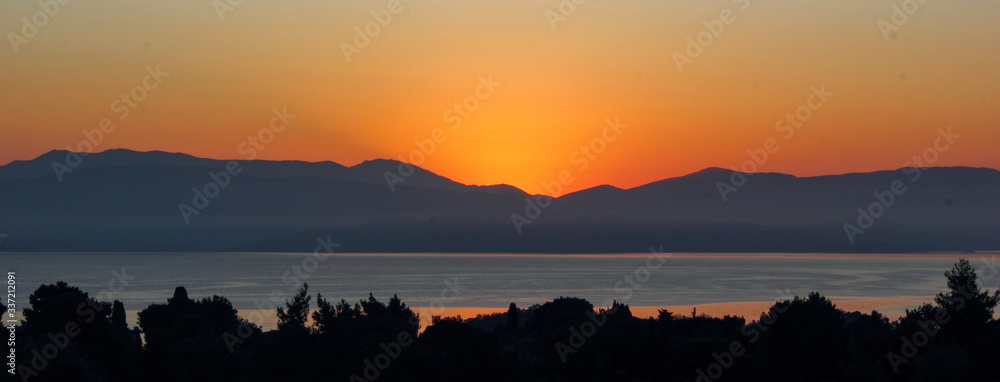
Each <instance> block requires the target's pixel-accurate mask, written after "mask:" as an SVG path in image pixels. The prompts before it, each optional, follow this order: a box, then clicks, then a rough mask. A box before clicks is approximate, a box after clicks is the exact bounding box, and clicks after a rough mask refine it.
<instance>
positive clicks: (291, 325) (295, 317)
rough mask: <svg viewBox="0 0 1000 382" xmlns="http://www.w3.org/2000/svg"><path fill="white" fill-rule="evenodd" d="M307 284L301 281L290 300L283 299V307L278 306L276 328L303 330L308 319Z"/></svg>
mask: <svg viewBox="0 0 1000 382" xmlns="http://www.w3.org/2000/svg"><path fill="white" fill-rule="evenodd" d="M308 291H309V284H307V283H302V286H301V287H299V290H298V291H297V292H296V293H295V296H292V300H291V301H288V300H285V308H281V307H278V309H277V314H278V330H282V331H298V332H305V331H307V330H308V329H307V328H306V325H307V324H308V321H309V300H311V299H312V296H309V295H308V294H307V293H308Z"/></svg>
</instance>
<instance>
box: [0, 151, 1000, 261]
mask: <svg viewBox="0 0 1000 382" xmlns="http://www.w3.org/2000/svg"><path fill="white" fill-rule="evenodd" d="M76 155H78V154H76V153H71V152H67V151H58V150H56V151H51V152H48V153H46V154H43V155H41V156H39V157H37V158H35V159H32V160H27V161H14V162H11V163H9V164H7V165H4V166H0V233H2V234H5V235H6V237H4V236H0V238H3V240H2V241H0V251H178V252H182V251H183V252H197V251H282V252H309V251H312V250H313V249H314V248H315V247H316V241H317V238H329V240H331V241H333V242H336V243H339V244H340V247H339V248H338V249H337V250H338V251H340V252H469V253H633V252H644V251H647V250H648V249H649V248H655V249H657V250H662V251H667V252H927V251H975V250H997V249H1000V197H998V196H1000V171H997V170H994V169H987V168H969V167H934V168H923V169H918V168H902V169H897V170H892V171H878V172H871V173H855V174H843V175H830V176H818V177H796V176H792V175H785V174H778V173H756V174H744V173H739V172H734V171H730V170H725V169H719V168H709V169H705V170H702V171H699V172H696V173H693V174H689V175H686V176H682V177H677V178H671V179H665V180H661V181H657V182H653V183H649V184H646V185H642V186H639V187H635V188H630V189H621V188H617V187H613V186H598V187H594V188H589V189H585V190H582V191H578V192H574V193H570V194H566V195H563V196H560V197H557V198H550V197H547V196H544V195H529V194H527V193H525V192H524V191H522V190H520V189H518V188H516V187H513V186H509V185H492V186H475V185H466V184H462V183H459V182H455V181H453V180H450V179H448V178H446V177H443V176H440V175H437V174H434V173H432V172H430V171H427V170H424V169H421V168H419V167H417V166H413V167H412V173H410V172H406V174H408V176H400V169H401V168H405V169H406V171H409V170H410V169H411V168H410V167H409V165H407V164H402V163H400V162H397V161H393V160H382V159H379V160H372V161H366V162H363V163H360V164H358V165H355V166H351V167H347V166H343V165H340V164H337V163H334V162H300V161H265V160H254V161H243V160H238V161H227V160H215V159H205V158H197V157H193V156H190V155H186V154H178V153H165V152H158V151H153V152H137V151H130V150H124V149H115V150H108V151H104V152H100V153H93V154H89V155H85V156H82V155H81V156H80V157H79V158H76ZM68 158H74V159H79V160H78V161H74V160H70V161H69V162H68V161H67V159H68ZM67 163H73V164H74V165H75V166H69V165H68V164H67ZM54 164H55V165H54ZM60 166H62V167H60ZM227 166H228V169H227ZM401 166H402V167H401ZM54 168H55V169H54ZM387 174H390V175H388V176H389V178H390V179H396V180H399V179H403V182H395V183H393V184H392V186H390V182H387ZM393 176H396V177H397V178H393ZM199 195H200V196H199ZM185 207H186V208H185Z"/></svg>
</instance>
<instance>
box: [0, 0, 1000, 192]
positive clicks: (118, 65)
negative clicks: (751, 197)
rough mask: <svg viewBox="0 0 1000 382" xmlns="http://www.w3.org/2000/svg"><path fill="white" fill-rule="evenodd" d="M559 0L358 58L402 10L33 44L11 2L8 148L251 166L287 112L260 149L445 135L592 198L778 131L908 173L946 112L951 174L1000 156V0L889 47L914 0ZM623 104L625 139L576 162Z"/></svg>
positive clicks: (428, 22)
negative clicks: (784, 128)
mask: <svg viewBox="0 0 1000 382" xmlns="http://www.w3.org/2000/svg"><path fill="white" fill-rule="evenodd" d="M225 2H226V0H220V3H225ZM234 2H235V0H234ZM560 3H561V2H560V1H554V0H541V1H536V0H475V1H456V0H419V1H409V0H402V3H401V4H402V7H403V10H402V12H400V13H399V14H396V15H393V16H392V19H391V21H389V23H388V24H387V25H385V26H384V27H382V28H381V31H380V33H379V34H378V35H377V36H375V37H373V38H372V39H371V43H370V44H369V45H368V46H367V47H364V48H363V49H361V52H360V53H359V54H357V55H354V56H352V57H351V62H348V61H347V60H346V59H345V57H344V54H343V53H342V50H341V43H342V42H348V43H349V42H351V41H352V40H353V39H354V36H355V31H354V28H356V27H359V28H364V26H365V24H366V23H368V22H370V21H372V20H373V18H372V15H371V12H372V11H378V10H383V9H385V8H386V6H387V1H380V0H337V1H285V2H277V1H274V2H270V1H269V2H262V1H243V2H242V3H241V4H239V5H236V6H235V7H234V8H233V10H232V11H231V12H227V13H225V14H224V19H222V20H220V16H219V15H218V14H217V11H216V9H215V8H214V7H213V5H212V2H211V1H207V0H203V1H191V0H173V1H152V0H128V1H125V0H108V1H81V0H73V1H71V2H69V3H68V4H65V5H61V6H60V8H59V11H58V13H57V14H56V15H55V16H54V17H52V18H51V20H48V22H47V24H46V25H45V26H43V27H41V28H39V31H38V33H37V35H35V36H34V37H32V38H30V39H29V40H28V43H27V44H23V45H20V46H19V47H18V50H19V51H18V52H17V53H15V51H14V48H13V47H12V46H11V42H10V38H11V37H10V34H11V33H17V34H20V33H22V23H23V22H22V20H21V18H22V17H28V18H31V17H32V15H34V14H35V13H36V12H39V11H40V10H41V8H40V6H39V5H38V3H37V2H35V1H11V0H0V8H2V11H0V26H2V28H0V32H3V33H4V37H5V38H4V43H3V44H2V46H0V89H2V90H0V132H2V134H3V135H2V137H3V139H0V163H7V162H9V161H12V160H18V159H30V158H34V157H36V156H38V155H40V154H42V153H44V152H46V151H49V150H52V149H65V148H66V146H71V147H75V146H76V144H77V142H79V141H80V140H81V139H83V135H82V134H81V130H84V129H87V130H89V129H95V128H97V127H98V123H99V121H100V120H101V119H102V118H106V117H107V118H112V119H114V120H115V123H116V126H117V130H115V131H114V132H113V133H111V134H108V135H107V136H106V137H105V139H104V141H103V142H102V143H101V144H100V145H98V147H97V148H96V149H95V150H97V151H102V150H105V149H110V148H129V149H134V150H164V151H173V152H185V153H189V154H192V155H196V156H201V157H211V158H220V159H230V158H238V159H243V158H245V155H241V154H240V153H239V152H238V151H237V147H238V145H239V143H240V142H242V141H243V140H244V139H246V137H247V136H248V135H251V134H256V133H257V131H258V130H260V129H261V128H265V127H266V126H267V124H268V122H269V121H270V118H271V116H272V110H273V109H274V108H276V107H277V108H282V107H287V110H288V112H290V113H293V114H296V115H297V117H296V118H295V119H294V120H293V121H292V123H291V124H290V125H289V127H288V128H287V129H285V130H284V131H282V132H280V133H278V134H277V135H276V137H275V139H274V141H273V142H271V143H270V144H268V145H267V146H266V149H265V150H264V151H262V152H261V153H260V155H259V158H262V159H299V160H307V161H321V160H332V161H336V162H338V163H342V164H345V165H354V164H357V163H359V162H361V161H364V160H367V159H374V158H390V159H401V158H403V157H404V156H407V155H409V153H411V152H412V151H413V150H416V149H417V146H416V145H415V143H414V140H423V139H427V138H430V137H431V131H432V130H433V129H435V128H444V129H445V132H446V133H447V137H448V138H447V141H445V142H444V143H441V144H439V145H437V147H436V149H435V151H434V153H433V154H431V155H430V156H428V157H427V159H426V161H425V162H423V163H422V164H421V166H422V167H424V168H427V169H429V170H431V171H434V172H436V173H439V174H441V175H444V176H447V177H450V178H452V179H454V180H456V181H459V182H462V183H468V184H496V183H508V184H513V185H515V186H518V187H520V188H522V189H524V190H526V191H529V192H543V189H542V187H541V182H544V181H553V180H555V179H556V178H557V175H558V173H559V172H560V171H563V170H568V171H570V172H571V173H572V174H573V175H574V182H573V183H572V184H570V185H568V187H567V188H566V189H565V190H566V191H572V190H578V189H581V188H586V187H592V186H595V185H600V184H613V185H616V186H619V187H634V186H637V185H641V184H644V183H648V182H651V181H655V180H658V179H662V178H667V177H673V176H679V175H683V174H686V173H690V172H694V171H697V170H700V169H703V168H705V167H709V166H717V167H723V168H732V167H733V166H736V165H739V164H740V163H742V162H743V161H745V160H747V158H748V156H747V153H746V151H747V150H748V149H756V148H760V147H761V146H762V142H763V141H764V140H765V139H768V138H777V139H779V143H780V149H779V150H778V151H777V152H776V153H774V154H772V155H771V157H770V158H769V159H768V161H767V162H766V163H765V164H764V165H763V166H761V167H760V169H759V170H760V171H773V172H785V173H791V174H795V175H820V174H835V173H845V172H860V171H874V170H884V169H895V168H898V167H900V166H901V165H902V164H903V163H904V162H906V161H907V160H908V159H909V158H910V157H911V156H913V155H915V154H919V153H921V152H922V151H923V150H924V149H926V148H928V147H931V146H932V144H933V142H934V138H935V137H936V135H937V132H936V130H937V129H938V128H942V127H947V126H953V129H954V131H955V132H956V133H958V134H961V135H962V137H961V139H960V140H959V141H958V142H957V143H956V144H955V146H953V148H952V149H951V150H949V151H948V152H946V153H942V154H941V155H940V160H938V161H937V162H936V163H934V165H937V166H951V165H965V166H979V167H992V168H1000V155H998V154H997V147H998V144H1000V126H998V117H1000V97H998V96H1000V49H998V48H1000V46H998V42H1000V40H998V36H1000V24H998V23H996V20H995V18H996V15H998V14H1000V2H997V1H993V0H989V1H987V0H981V1H950V2H946V1H928V2H926V3H924V4H922V5H920V7H919V9H918V10H917V11H916V12H915V13H914V14H912V15H909V16H908V19H907V20H906V21H905V22H904V23H902V24H901V25H900V26H899V30H898V31H897V32H896V33H895V34H894V36H893V37H892V38H890V39H889V40H888V41H886V40H885V39H884V38H883V33H882V32H881V31H880V29H879V27H878V26H877V23H878V21H879V20H880V19H881V20H886V21H887V22H891V17H892V15H893V6H894V5H899V6H902V5H903V3H904V1H884V0H843V1H821V2H817V1H809V2H803V1H792V0H767V1H765V0H751V1H750V2H749V7H748V8H747V9H745V10H741V9H740V7H741V5H742V4H741V3H739V2H733V1H729V0H725V1H693V0H691V1H673V0H657V1H645V0H634V1H633V0H624V1H611V0H587V1H585V2H583V3H582V4H580V5H578V6H577V7H576V10H575V11H574V12H573V13H572V14H570V15H568V16H567V17H566V19H565V21H562V22H559V23H558V24H556V28H555V29H553V27H552V26H551V25H550V22H549V19H548V18H547V15H546V12H547V11H555V12H558V7H559V5H560ZM724 9H730V10H732V12H733V14H734V15H735V21H734V22H732V23H731V24H728V25H724V29H723V31H722V33H721V34H720V35H719V36H718V37H716V38H714V39H713V40H714V41H712V43H711V44H710V45H709V46H707V47H705V48H704V52H703V53H702V54H701V55H700V56H698V57H697V58H694V59H693V62H692V63H690V64H688V65H686V66H685V67H684V70H683V72H679V71H678V68H677V65H675V61H674V58H673V54H674V52H679V53H683V52H684V51H685V49H686V47H687V45H688V42H687V41H686V38H687V37H688V36H690V37H692V38H695V37H697V35H698V34H699V33H700V32H702V31H704V30H705V29H706V27H705V26H704V25H703V22H704V21H711V20H717V19H718V18H719V15H720V12H721V11H723V10H724ZM156 65H159V66H160V68H161V69H162V70H163V71H165V72H168V73H170V75H169V76H168V77H167V78H166V79H165V80H164V82H163V83H162V84H161V85H160V86H159V87H158V88H157V89H155V90H153V91H151V92H150V93H149V95H148V97H147V99H145V100H144V101H143V102H142V103H140V104H139V106H138V108H136V109H135V110H133V111H132V112H131V114H130V115H129V116H128V117H127V118H126V119H124V120H119V119H118V116H119V115H118V114H117V113H115V112H114V111H112V108H111V105H112V103H113V102H114V101H115V99H116V98H118V97H120V96H121V94H123V93H126V92H129V91H130V90H131V89H132V88H133V87H134V86H136V85H139V84H140V83H141V82H142V80H143V78H144V76H145V75H146V67H147V66H151V67H155V66H156ZM490 75H492V77H493V79H494V80H495V81H497V82H500V83H501V84H502V85H501V86H500V87H499V88H497V89H496V92H495V93H493V94H492V95H491V96H490V98H489V99H486V100H484V101H482V102H481V104H480V105H479V107H478V108H477V109H476V110H475V111H474V112H472V113H471V115H470V116H469V117H468V118H466V119H464V120H463V122H462V125H461V127H460V128H458V129H454V130H452V129H450V128H449V126H451V125H452V123H451V122H447V121H445V120H444V119H443V114H444V112H445V111H446V110H448V109H450V108H452V105H453V104H455V103H459V102H462V101H463V100H464V99H465V98H466V97H468V96H471V95H473V94H474V93H475V90H476V87H477V85H478V84H479V78H480V76H490ZM820 85H825V87H826V89H827V90H828V91H831V92H833V93H834V96H833V97H832V98H830V100H829V101H828V102H827V103H826V104H824V105H823V107H822V108H821V109H819V110H817V111H815V112H814V113H813V116H812V117H811V119H809V120H808V121H807V122H806V123H805V125H804V126H803V127H802V128H801V129H799V130H798V131H797V132H796V134H795V135H794V137H792V138H791V139H787V140H785V139H783V138H782V135H783V134H782V133H779V132H777V131H776V130H775V122H776V121H777V120H778V119H780V118H783V117H784V116H785V115H786V114H788V113H794V112H795V111H796V109H797V108H798V107H799V106H802V105H803V104H805V102H806V100H807V98H808V96H809V95H810V94H811V93H810V87H812V86H817V87H818V86H820ZM615 117H618V118H619V120H620V121H621V123H624V124H626V125H628V128H627V129H625V130H624V132H623V133H622V135H621V136H620V137H619V138H618V139H616V140H615V141H614V142H609V143H608V144H607V149H606V151H604V152H603V153H601V154H600V155H597V156H596V159H594V160H592V161H590V165H589V166H588V167H587V168H586V169H585V170H580V166H579V165H578V164H573V163H571V161H570V157H571V155H572V154H573V153H574V151H576V150H578V149H579V147H580V146H582V145H587V144H589V143H590V142H591V141H592V140H593V139H595V138H599V137H601V133H602V131H603V128H604V126H605V122H604V121H605V120H606V119H608V118H611V119H614V118H615Z"/></svg>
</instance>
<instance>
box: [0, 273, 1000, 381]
mask: <svg viewBox="0 0 1000 382" xmlns="http://www.w3.org/2000/svg"><path fill="white" fill-rule="evenodd" d="M945 276H946V279H947V286H948V290H947V291H946V292H944V293H941V294H939V295H938V296H937V297H936V298H935V301H934V303H933V304H925V305H923V306H920V307H919V308H917V309H914V310H908V311H907V312H906V315H905V316H904V317H902V318H901V319H899V320H897V321H890V320H889V319H888V318H887V317H885V316H883V315H881V314H879V313H878V312H874V311H873V312H871V313H870V314H864V313H859V312H844V311H842V310H840V309H837V307H836V306H835V305H834V304H833V303H832V302H831V301H830V300H828V299H826V298H825V297H823V296H821V295H819V294H818V293H812V294H810V295H809V296H808V297H804V298H800V297H796V298H794V299H793V300H789V301H783V302H777V303H775V305H774V306H773V307H771V309H770V310H769V311H768V312H766V313H764V314H762V315H761V316H760V317H759V318H758V319H756V320H753V321H751V322H747V321H746V320H745V319H744V318H741V317H730V316H727V317H724V318H711V317H706V316H696V317H681V316H677V315H675V314H673V313H671V312H668V311H665V310H661V311H660V312H659V315H658V317H655V318H638V317H633V316H632V314H631V312H630V310H629V307H628V306H627V305H623V304H618V303H615V304H614V305H613V306H611V307H608V308H606V309H603V308H602V309H598V310H596V311H595V309H594V306H593V305H592V304H591V303H589V302H587V301H586V300H582V299H578V298H567V297H560V298H558V299H556V300H554V301H551V302H548V303H545V304H542V305H537V306H533V307H530V308H527V309H519V308H517V307H516V306H514V304H511V307H510V309H509V311H508V312H506V313H500V314H494V315H488V316H479V317H476V318H473V319H466V320H463V319H461V318H458V317H452V318H441V317H434V319H433V320H432V321H433V324H432V325H430V326H429V327H427V328H426V329H425V330H424V331H422V332H419V331H418V329H419V327H418V325H419V320H418V319H417V316H416V314H415V313H414V312H413V311H412V310H411V309H410V308H409V307H407V306H406V304H405V303H403V302H402V301H400V299H399V298H397V297H395V296H393V297H392V298H391V299H390V300H389V301H388V303H383V302H381V301H378V300H377V299H376V298H375V297H373V296H371V295H370V296H369V298H368V299H367V300H363V301H360V302H358V303H353V304H352V303H348V302H346V301H344V300H341V301H339V302H333V301H328V300H326V299H324V298H323V297H322V296H321V295H319V294H317V295H316V296H315V297H316V299H315V301H313V299H312V296H311V295H309V293H308V285H303V287H302V288H301V289H300V290H299V293H298V294H296V295H295V296H294V297H293V298H292V299H291V300H289V301H287V302H286V304H285V306H284V307H280V308H278V309H277V315H278V320H279V321H278V328H277V329H275V330H270V331H262V330H260V329H259V328H258V327H256V326H255V325H253V324H252V323H249V322H247V321H246V320H244V319H242V318H240V317H239V316H238V315H237V311H236V309H234V308H233V306H232V304H231V303H230V302H229V301H228V300H227V299H226V298H224V297H220V296H212V297H210V298H203V299H200V300H196V299H191V298H189V297H188V296H187V293H186V292H185V290H184V289H183V288H177V291H176V292H175V294H174V296H173V297H172V298H170V299H168V300H167V302H166V303H165V304H153V305H150V306H149V307H147V308H146V309H145V310H143V311H141V312H139V314H138V322H137V327H134V328H131V329H130V328H129V326H128V325H127V320H126V317H125V308H124V306H122V304H121V303H120V302H117V301H115V302H113V303H108V302H101V301H96V300H94V299H93V298H90V297H89V296H88V294H87V293H84V292H82V291H80V290H79V289H77V288H75V287H72V286H69V285H67V284H66V283H63V282H59V283H56V284H55V285H43V286H41V287H39V288H38V289H37V290H36V291H35V292H34V293H33V294H32V295H31V296H30V297H29V303H30V305H31V307H30V308H27V309H25V310H24V320H23V322H22V324H21V325H20V326H19V327H18V328H17V329H16V332H15V335H16V338H17V348H16V350H17V358H16V359H17V365H16V367H15V368H14V370H13V373H11V370H8V371H7V372H5V373H3V380H12V381H13V380H21V381H24V380H27V381H185V382H192V381H354V382H356V381H374V380H380V381H695V380H697V381H751V380H768V381H831V380H833V381H997V380H1000V374H998V371H997V369H996V365H997V361H998V360H1000V322H998V320H995V319H994V318H993V312H994V308H996V306H997V303H998V301H1000V291H998V292H995V293H993V294H990V293H989V291H986V290H982V289H981V288H980V287H979V284H978V279H977V275H976V272H975V270H974V269H973V267H972V266H971V265H970V264H969V262H967V261H965V260H960V261H959V262H958V263H957V264H956V265H955V266H954V268H953V269H951V270H950V271H948V272H945ZM313 302H315V304H313ZM313 305H315V309H313V308H312V307H313ZM10 367H11V365H8V369H9V368H10Z"/></svg>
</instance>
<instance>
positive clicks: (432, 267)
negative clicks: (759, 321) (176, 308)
mask: <svg viewBox="0 0 1000 382" xmlns="http://www.w3.org/2000/svg"><path fill="white" fill-rule="evenodd" d="M659 256H662V257H663V258H662V263H661V260H657V259H655V258H654V259H650V258H649V257H650V254H635V255H601V256H589V255H588V256H572V255H450V254H449V255H441V254H421V255H393V254H378V255H373V254H333V255H328V257H326V258H325V259H324V260H323V261H316V258H312V254H281V253H2V254H0V259H2V262H0V264H2V266H3V267H4V268H5V270H7V271H10V270H13V271H16V272H17V280H18V286H19V287H20V290H19V292H21V295H20V296H19V297H20V298H19V300H20V301H21V304H22V306H23V304H24V303H26V302H27V294H28V293H29V292H31V291H33V290H34V289H35V288H37V287H38V286H39V285H41V284H43V283H54V282H56V281H59V280H62V281H66V282H68V283H69V284H70V285H74V286H77V287H79V288H81V289H82V290H84V291H86V292H89V293H91V294H92V295H98V294H100V295H101V296H100V297H101V298H102V299H106V300H111V299H117V300H121V301H123V302H124V303H125V307H126V309H129V310H139V309H142V308H145V307H146V306H147V305H148V304H150V303H153V302H157V303H162V302H165V301H166V299H167V298H169V297H170V296H171V295H172V293H173V290H174V288H175V287H176V286H184V287H186V288H187V290H188V293H189V295H191V297H205V296H211V295H213V294H218V295H223V296H225V297H227V298H229V299H230V300H231V301H232V302H233V304H234V305H235V306H236V308H237V309H240V310H252V309H273V308H274V307H275V306H276V305H277V304H276V303H274V302H271V301H269V299H270V296H272V295H273V296H275V300H276V301H284V299H286V298H288V297H289V296H290V295H291V294H292V293H294V291H295V288H296V286H297V285H298V284H297V281H298V280H300V279H304V280H305V281H306V282H308V283H309V287H310V293H315V292H319V293H322V294H323V296H324V297H325V298H327V299H331V300H339V299H341V298H344V299H347V300H348V301H352V302H353V301H357V300H359V299H362V298H366V297H367V296H368V293H369V292H372V293H374V294H375V296H376V297H377V298H379V299H380V300H382V301H386V300H387V299H388V297H389V296H391V295H392V294H398V295H399V296H400V297H401V298H402V299H403V301H404V302H406V303H407V304H409V305H410V306H415V307H427V306H435V305H445V306H447V307H484V308H504V307H506V306H507V305H508V304H510V303H511V302H515V303H517V304H518V306H522V307H524V306H528V305H531V304H535V303H542V302H545V301H550V300H552V299H553V298H556V297H559V296H574V297H582V298H586V299H588V300H590V301H591V302H593V303H594V304H595V305H598V306H599V305H601V303H602V302H605V301H610V300H611V299H617V300H619V301H623V300H624V301H626V302H627V303H628V304H630V305H632V306H669V305H695V304H708V303H722V302H746V301H774V300H776V299H778V298H779V297H780V294H779V293H778V292H776V291H787V292H788V293H791V294H793V295H805V294H807V293H808V292H810V291H819V292H821V293H823V294H824V295H826V296H856V297H900V296H927V297H928V298H929V297H930V296H933V295H934V294H936V293H937V292H940V291H942V290H944V289H945V279H944V276H943V275H942V273H943V272H944V271H946V270H948V269H950V268H951V266H952V264H954V263H955V261H956V260H957V259H958V258H959V257H966V258H968V259H969V260H970V261H972V262H973V264H974V265H975V266H976V267H977V269H979V270H980V274H981V275H983V274H991V273H990V271H989V270H988V268H986V263H985V262H984V260H987V261H988V260H990V259H995V257H994V256H995V255H993V254H989V255H984V254H966V255H961V256H960V255H825V254H824V255H812V254H801V255H768V254H754V255H705V254H697V255H694V254H692V255H681V254H675V255H663V254H661V255H659ZM647 264H651V265H652V266H653V267H647ZM657 265H660V266H659V269H652V268H655V266H657ZM647 272H648V273H647ZM984 272H985V273H984ZM116 273H117V274H120V275H121V276H120V277H119V276H116V275H115V274H116ZM121 279H125V280H126V281H127V285H126V286H124V287H123V286H122V283H121V282H120V280H121ZM998 283H1000V277H995V278H992V279H990V281H988V282H985V283H984V285H983V286H984V287H988V288H990V289H996V287H997V284H998ZM109 285H110V286H109ZM450 285H453V286H450ZM455 290H457V295H456V292H455ZM443 291H445V292H444V294H442V293H443ZM442 296H444V297H445V299H441V297H442ZM452 296H454V299H452ZM435 300H437V301H435Z"/></svg>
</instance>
